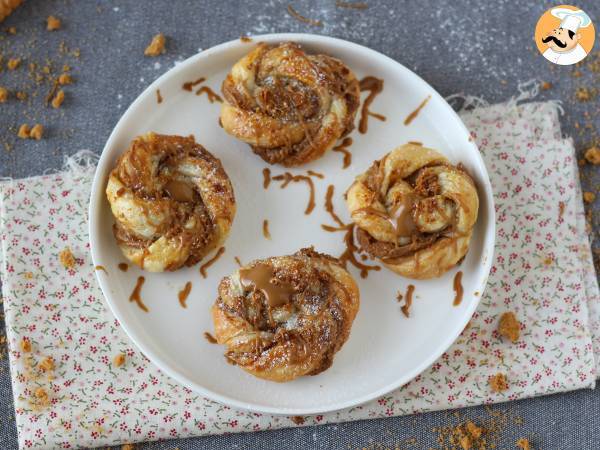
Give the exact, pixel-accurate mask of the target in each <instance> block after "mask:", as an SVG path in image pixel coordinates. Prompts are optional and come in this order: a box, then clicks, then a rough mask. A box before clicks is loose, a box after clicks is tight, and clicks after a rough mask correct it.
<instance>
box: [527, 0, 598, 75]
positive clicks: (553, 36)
mask: <svg viewBox="0 0 600 450" xmlns="http://www.w3.org/2000/svg"><path fill="white" fill-rule="evenodd" d="M594 35H595V30H594V24H593V23H592V20H591V19H590V16H588V15H587V14H586V13H585V12H584V11H583V10H581V9H579V8H577V7H575V6H570V5H560V6H557V7H554V8H550V9H549V10H548V11H546V12H545V13H544V14H543V15H542V17H540V20H538V23H537V26H536V27H535V44H536V45H537V48H538V50H539V51H540V53H541V54H542V55H543V56H544V58H546V59H547V60H548V61H550V62H552V63H554V64H560V65H561V66H566V65H571V64H575V63H578V62H579V61H581V60H582V59H583V58H585V57H586V56H587V54H588V53H589V52H590V51H591V50H592V47H593V46H594V37H595V36H594Z"/></svg>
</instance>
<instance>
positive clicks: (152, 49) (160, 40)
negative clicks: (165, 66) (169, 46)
mask: <svg viewBox="0 0 600 450" xmlns="http://www.w3.org/2000/svg"><path fill="white" fill-rule="evenodd" d="M165 43H166V38H165V35H164V34H162V33H159V34H157V35H155V36H154V37H153V38H152V41H151V42H150V44H149V45H148V47H146V50H144V55H146V56H159V55H162V54H163V53H164V52H165Z"/></svg>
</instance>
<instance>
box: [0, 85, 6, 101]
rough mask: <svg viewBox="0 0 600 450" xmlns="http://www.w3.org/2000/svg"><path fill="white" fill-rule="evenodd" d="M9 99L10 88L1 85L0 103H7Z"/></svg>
mask: <svg viewBox="0 0 600 450" xmlns="http://www.w3.org/2000/svg"><path fill="white" fill-rule="evenodd" d="M6 100H8V89H6V88H5V87H2V86H0V103H6Z"/></svg>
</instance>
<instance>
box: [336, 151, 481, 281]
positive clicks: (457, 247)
mask: <svg viewBox="0 0 600 450" xmlns="http://www.w3.org/2000/svg"><path fill="white" fill-rule="evenodd" d="M346 203H347V206H348V209H349V211H350V214H351V216H352V219H353V221H354V222H355V223H356V225H357V227H358V230H357V239H358V242H359V244H360V245H361V247H362V248H363V249H364V250H365V251H367V252H368V253H369V254H370V255H371V256H373V257H375V258H378V259H380V260H381V261H382V262H383V263H384V264H385V265H386V266H387V267H388V268H390V269H391V270H393V271H394V272H397V273H398V274H400V275H403V276H405V277H408V278H415V279H422V278H433V277H437V276H440V275H441V274H443V273H444V272H446V271H447V270H449V269H450V268H451V267H453V266H454V265H456V264H457V263H458V262H459V261H460V260H461V259H462V258H463V257H464V256H465V254H466V253H467V250H468V248H469V242H470V239H471V234H472V230H473V226H474V225H475V222H476V220H477V211H478V208H479V198H478V196H477V190H476V187H475V184H474V182H473V180H472V179H471V177H470V176H469V175H468V174H467V172H466V171H465V170H464V169H463V168H462V167H460V166H459V167H456V166H453V165H451V164H450V162H449V161H448V160H447V159H446V157H444V156H443V155H441V154H440V153H438V152H437V151H435V150H433V149H430V148H426V147H423V146H421V145H414V144H406V145H403V146H401V147H398V148H396V149H395V150H393V151H392V152H390V153H388V154H387V155H386V156H385V157H384V158H383V159H381V160H380V161H375V162H374V163H373V165H372V166H371V167H370V168H369V170H367V171H366V172H365V173H364V174H362V175H360V176H359V177H357V179H356V181H355V182H354V183H353V184H352V186H351V187H350V189H349V190H348V192H347V194H346Z"/></svg>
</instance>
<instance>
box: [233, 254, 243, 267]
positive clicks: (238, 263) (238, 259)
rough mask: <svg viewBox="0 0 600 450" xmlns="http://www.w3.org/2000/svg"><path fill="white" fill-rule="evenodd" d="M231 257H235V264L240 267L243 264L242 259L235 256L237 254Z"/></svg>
mask: <svg viewBox="0 0 600 450" xmlns="http://www.w3.org/2000/svg"><path fill="white" fill-rule="evenodd" d="M233 259H235V262H236V264H237V265H238V266H240V267H242V266H243V264H242V261H240V258H239V257H237V256H234V257H233Z"/></svg>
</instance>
